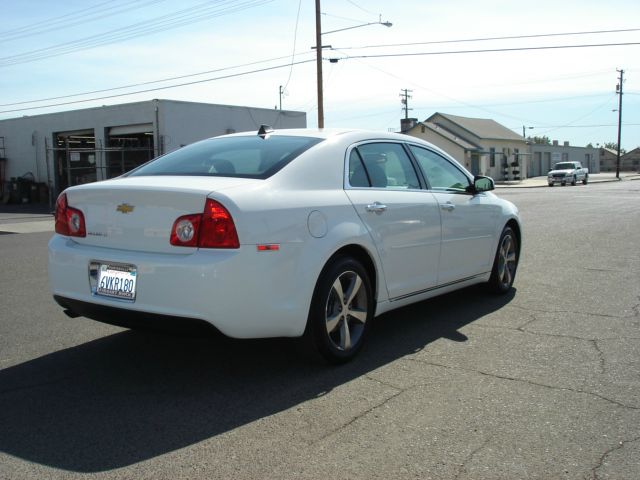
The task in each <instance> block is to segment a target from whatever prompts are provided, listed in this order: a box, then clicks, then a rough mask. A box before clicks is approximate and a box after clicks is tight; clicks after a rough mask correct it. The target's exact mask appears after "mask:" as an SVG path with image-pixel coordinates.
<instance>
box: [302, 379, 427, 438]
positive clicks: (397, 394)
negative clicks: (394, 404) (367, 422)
mask: <svg viewBox="0 0 640 480" xmlns="http://www.w3.org/2000/svg"><path fill="white" fill-rule="evenodd" d="M365 378H367V379H368V380H371V381H373V382H376V383H378V384H380V385H384V386H385V387H388V388H393V389H394V390H396V392H394V393H393V394H392V395H391V396H389V397H387V398H385V399H384V400H383V401H382V402H380V403H379V404H377V405H373V406H371V407H369V408H368V409H366V410H365V411H363V412H361V413H359V414H358V415H355V416H354V417H353V418H352V419H351V420H349V421H348V422H346V423H344V424H342V425H340V426H339V427H337V428H334V429H333V430H331V431H330V432H327V433H326V434H324V435H322V436H321V437H318V438H317V439H316V440H314V441H312V442H311V443H310V445H315V444H317V443H319V442H321V441H322V440H324V439H325V438H329V437H331V436H333V435H335V434H337V433H339V432H341V431H342V430H344V429H346V428H348V427H349V426H351V425H353V424H354V423H355V422H357V421H358V420H360V419H361V418H364V417H366V416H367V415H368V414H370V413H371V412H373V411H374V410H377V409H378V408H380V407H384V406H385V405H386V404H387V403H389V402H390V401H391V400H393V399H394V398H396V397H398V396H399V395H401V394H403V393H404V392H406V391H409V390H411V389H412V388H414V386H411V387H409V388H405V389H401V388H398V387H395V386H392V385H389V384H387V383H385V382H382V381H380V380H378V379H376V378H372V377H369V375H365Z"/></svg>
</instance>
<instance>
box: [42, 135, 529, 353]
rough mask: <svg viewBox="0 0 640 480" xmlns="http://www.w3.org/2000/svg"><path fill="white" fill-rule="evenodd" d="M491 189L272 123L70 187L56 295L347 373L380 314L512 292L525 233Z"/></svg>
mask: <svg viewBox="0 0 640 480" xmlns="http://www.w3.org/2000/svg"><path fill="white" fill-rule="evenodd" d="M493 188H494V184H493V180H491V178H488V177H482V176H475V177H474V176H472V175H471V174H470V173H469V172H467V171H466V170H465V169H464V168H463V167H462V166H461V165H459V164H458V163H457V162H456V161H455V160H454V159H453V158H451V157H450V156H449V155H447V154H446V153H445V152H443V151H442V150H440V149H438V148H436V147H435V146H433V145H431V144H429V143H427V142H424V141H421V140H419V139H416V138H413V137H409V136H405V135H399V134H392V133H378V132H365V131H355V130H340V131H337V130H309V129H296V130H280V131H274V130H273V129H271V128H268V127H266V126H262V127H261V128H260V130H259V131H258V132H250V133H239V134H232V135H225V136H221V137H216V138H211V139H208V140H203V141H200V142H197V143H194V144H192V145H189V146H187V147H183V148H181V149H179V150H176V151H174V152H172V153H169V154H167V155H164V156H161V157H158V158H156V159H154V160H152V161H150V162H148V163H146V164H144V165H142V166H140V167H138V168H137V169H135V170H132V171H131V172H129V173H127V174H125V175H123V176H121V177H119V178H116V179H112V180H107V181H103V182H97V183H92V184H86V185H80V186H75V187H71V188H68V189H67V190H65V191H64V192H63V193H62V194H60V196H59V197H58V200H57V202H56V214H55V231H56V233H55V234H54V236H53V238H52V239H51V240H50V242H49V282H50V286H51V290H52V293H53V296H54V298H55V300H56V301H57V302H58V304H60V306H62V307H63V308H64V309H65V311H66V313H67V314H69V315H70V316H79V315H80V316H85V317H87V318H91V319H95V320H99V321H103V322H107V323H111V324H115V325H120V326H125V327H130V328H137V327H151V328H154V327H157V326H160V325H164V324H167V323H169V324H178V325H180V324H186V323H191V322H194V321H195V322H196V323H202V322H205V323H206V324H208V325H211V326H213V327H215V328H216V329H218V330H219V331H221V332H222V333H223V334H225V335H227V336H230V337H235V338H256V337H301V339H302V343H303V344H304V345H307V346H308V347H309V348H310V349H312V350H313V351H314V352H316V353H319V354H321V355H322V356H323V357H324V358H325V359H326V360H327V361H329V362H333V363H341V362H345V361H347V360H350V359H351V358H353V357H354V356H355V355H356V354H357V353H358V351H359V350H360V349H361V347H362V346H363V344H364V342H365V340H366V338H367V335H368V333H369V330H370V327H371V323H372V320H373V318H374V317H375V316H377V315H380V314H382V313H385V312H388V311H390V310H392V309H395V308H398V307H402V306H404V305H407V304H410V303H414V302H419V301H422V300H425V299H427V298H430V297H433V296H436V295H439V294H443V293H445V292H450V291H452V290H456V289H460V288H463V287H467V286H469V285H472V284H477V283H486V284H487V286H488V287H489V290H492V291H494V292H497V293H505V292H508V291H509V290H510V289H511V288H512V284H513V281H514V277H515V274H516V269H517V266H518V260H519V256H520V246H521V244H522V237H521V235H522V234H521V226H520V220H519V216H518V210H517V208H516V207H515V206H514V205H513V204H512V203H510V202H508V201H506V200H503V199H500V198H498V197H497V196H496V195H494V194H493V193H492V192H491V190H493Z"/></svg>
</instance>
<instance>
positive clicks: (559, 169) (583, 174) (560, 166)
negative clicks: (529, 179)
mask: <svg viewBox="0 0 640 480" xmlns="http://www.w3.org/2000/svg"><path fill="white" fill-rule="evenodd" d="M588 181H589V170H588V169H587V168H583V167H582V164H581V163H580V162H560V163H556V164H555V165H554V166H553V170H549V173H548V174H547V183H548V184H549V186H550V187H553V186H554V185H555V184H556V183H559V184H560V185H562V186H563V187H564V186H565V185H566V184H567V183H570V184H571V185H575V184H576V183H577V182H582V184H583V185H586V184H587V182H588Z"/></svg>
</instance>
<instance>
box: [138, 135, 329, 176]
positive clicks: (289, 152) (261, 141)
mask: <svg viewBox="0 0 640 480" xmlns="http://www.w3.org/2000/svg"><path fill="white" fill-rule="evenodd" d="M321 141H322V139H320V138H312V137H297V136H280V135H271V136H268V137H267V138H261V137H259V136H257V135H255V136H246V137H245V136H241V137H219V138H210V139H208V140H203V141H201V142H196V143H193V144H191V145H188V146H186V147H183V148H181V149H179V150H176V151H174V152H171V153H168V154H166V155H163V156H162V157H158V158H156V159H155V160H152V161H151V162H149V163H146V164H144V165H142V166H141V167H139V168H137V169H135V170H132V171H131V172H130V173H129V174H128V175H131V176H149V175H204V176H213V177H246V178H262V179H264V178H268V177H270V176H271V175H273V174H275V173H276V172H278V171H279V170H280V169H282V168H283V167H284V166H285V165H287V164H288V163H289V162H291V161H292V160H293V159H294V158H296V157H297V156H298V155H300V154H301V153H303V152H304V151H306V150H308V149H309V148H311V147H312V146H313V145H316V144H317V143H319V142H321Z"/></svg>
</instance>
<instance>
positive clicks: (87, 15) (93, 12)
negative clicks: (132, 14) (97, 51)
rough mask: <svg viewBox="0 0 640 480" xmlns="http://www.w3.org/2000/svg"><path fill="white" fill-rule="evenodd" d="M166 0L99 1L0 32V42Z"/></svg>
mask: <svg viewBox="0 0 640 480" xmlns="http://www.w3.org/2000/svg"><path fill="white" fill-rule="evenodd" d="M165 1H166V0H148V1H145V2H141V1H140V0H136V1H135V2H134V3H137V5H131V3H132V2H129V1H126V2H124V5H122V6H120V5H113V6H109V7H106V5H108V4H112V3H115V0H110V1H108V2H104V3H100V4H98V5H95V6H93V7H88V8H83V9H81V10H77V11H76V12H73V13H70V14H65V15H60V16H57V17H53V18H49V19H47V20H42V21H40V22H36V23H33V24H30V25H25V26H23V27H20V28H16V29H13V30H8V31H5V32H0V43H5V42H9V41H12V40H18V39H21V38H26V37H32V36H36V35H42V34H43V33H48V32H54V31H60V30H61V29H66V28H69V27H74V26H76V25H86V24H87V23H90V22H94V21H96V20H102V19H104V18H107V17H112V16H114V15H118V14H120V13H125V12H129V11H132V10H137V9H140V8H143V7H149V6H151V5H154V4H157V3H162V2H165Z"/></svg>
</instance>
